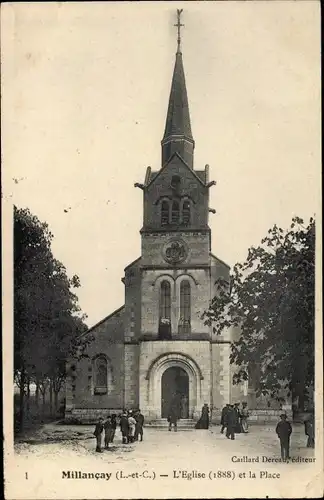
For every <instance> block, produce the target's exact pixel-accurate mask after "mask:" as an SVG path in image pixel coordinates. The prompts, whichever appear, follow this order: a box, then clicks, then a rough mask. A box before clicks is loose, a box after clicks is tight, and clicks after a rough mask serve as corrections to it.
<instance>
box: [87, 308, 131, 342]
mask: <svg viewBox="0 0 324 500" xmlns="http://www.w3.org/2000/svg"><path fill="white" fill-rule="evenodd" d="M123 309H125V305H123V306H121V307H119V308H118V309H116V310H115V311H114V312H112V313H110V314H108V316H106V317H105V318H103V319H101V320H100V321H98V323H95V324H94V325H93V326H91V328H89V329H88V330H87V331H86V332H83V333H82V334H81V335H80V337H83V336H85V335H87V334H88V333H90V332H91V331H92V330H94V329H95V328H97V327H98V326H100V325H101V324H102V323H104V322H105V321H107V320H108V319H110V318H112V316H115V314H118V313H120V312H121V311H122V310H123Z"/></svg>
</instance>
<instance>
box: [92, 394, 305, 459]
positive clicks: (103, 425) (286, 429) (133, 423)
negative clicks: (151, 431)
mask: <svg viewBox="0 0 324 500" xmlns="http://www.w3.org/2000/svg"><path fill="white" fill-rule="evenodd" d="M209 413H210V410H209V406H208V404H207V403H205V404H204V406H203V407H202V410H201V416H200V419H199V420H198V422H197V424H196V426H195V427H196V429H208V428H209V421H210V419H209ZM248 417H249V411H248V409H247V403H245V402H244V403H242V405H240V403H235V404H227V405H226V406H225V407H224V408H223V409H222V413H221V433H222V434H223V433H224V430H225V429H226V437H227V439H235V434H240V433H247V432H248ZM177 421H178V413H177V411H176V410H175V409H174V408H173V407H172V406H171V408H170V411H169V416H168V422H169V431H171V430H172V426H173V428H174V430H175V431H177ZM118 424H119V426H120V430H121V434H122V442H123V444H127V443H134V442H135V441H138V440H140V441H143V426H144V416H143V415H142V413H141V410H140V409H138V410H123V411H122V413H121V414H120V415H119V416H117V415H116V414H112V415H107V417H106V419H103V418H102V417H100V418H99V421H98V423H97V424H96V427H95V431H94V435H95V437H96V443H97V446H96V451H97V452H102V437H103V435H104V447H105V449H106V450H108V449H109V448H110V445H111V444H112V443H113V441H114V438H115V433H116V428H117V425H118ZM304 425H305V434H306V436H307V447H308V448H314V447H315V422H314V412H311V414H310V415H309V417H308V418H307V419H306V420H305V421H304ZM291 433H292V426H291V424H290V422H289V421H288V419H287V415H286V414H285V413H282V414H281V415H280V422H278V424H277V426H276V434H277V436H278V438H279V441H280V448H281V459H282V460H283V461H285V462H286V461H288V460H289V458H290V456H289V448H290V436H291Z"/></svg>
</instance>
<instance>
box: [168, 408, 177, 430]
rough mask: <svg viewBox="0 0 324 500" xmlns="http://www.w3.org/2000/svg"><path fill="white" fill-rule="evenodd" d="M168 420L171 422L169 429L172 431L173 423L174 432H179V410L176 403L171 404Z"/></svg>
mask: <svg viewBox="0 0 324 500" xmlns="http://www.w3.org/2000/svg"><path fill="white" fill-rule="evenodd" d="M168 422H169V431H171V428H172V425H173V427H174V432H177V422H178V412H177V408H176V406H174V405H171V407H170V411H169V416H168Z"/></svg>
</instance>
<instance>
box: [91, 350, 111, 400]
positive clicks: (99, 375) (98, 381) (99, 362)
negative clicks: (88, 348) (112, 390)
mask: <svg viewBox="0 0 324 500" xmlns="http://www.w3.org/2000/svg"><path fill="white" fill-rule="evenodd" d="M107 391H108V362H107V358H106V356H104V355H103V354H100V355H99V356H97V357H96V358H95V359H94V393H95V394H106V393H107Z"/></svg>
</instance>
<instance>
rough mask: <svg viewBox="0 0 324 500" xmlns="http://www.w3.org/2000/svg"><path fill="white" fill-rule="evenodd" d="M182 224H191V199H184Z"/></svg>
mask: <svg viewBox="0 0 324 500" xmlns="http://www.w3.org/2000/svg"><path fill="white" fill-rule="evenodd" d="M182 224H183V225H185V226H188V225H189V224H190V201H184V202H183V206H182Z"/></svg>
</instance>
